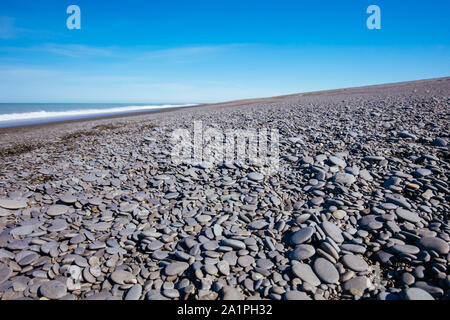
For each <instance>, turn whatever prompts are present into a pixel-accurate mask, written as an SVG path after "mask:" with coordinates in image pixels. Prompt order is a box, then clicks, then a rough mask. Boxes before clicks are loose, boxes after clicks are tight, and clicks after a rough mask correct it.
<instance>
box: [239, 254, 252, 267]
mask: <svg viewBox="0 0 450 320" xmlns="http://www.w3.org/2000/svg"><path fill="white" fill-rule="evenodd" d="M237 263H238V264H239V265H240V266H241V267H244V268H245V267H248V266H250V265H252V264H253V263H255V259H254V258H253V257H252V256H248V255H247V256H240V257H239V258H238V261H237Z"/></svg>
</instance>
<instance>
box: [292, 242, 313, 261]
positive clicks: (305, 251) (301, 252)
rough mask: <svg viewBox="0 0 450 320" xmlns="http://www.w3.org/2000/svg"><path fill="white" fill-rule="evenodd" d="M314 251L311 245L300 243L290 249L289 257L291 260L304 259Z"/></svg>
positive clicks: (309, 256)
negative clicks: (292, 249)
mask: <svg viewBox="0 0 450 320" xmlns="http://www.w3.org/2000/svg"><path fill="white" fill-rule="evenodd" d="M315 253H316V250H315V249H314V247H313V246H311V245H309V244H300V245H298V246H297V247H295V249H294V251H291V254H290V257H291V259H293V260H305V259H308V258H311V257H312V256H313V255H314V254H315Z"/></svg>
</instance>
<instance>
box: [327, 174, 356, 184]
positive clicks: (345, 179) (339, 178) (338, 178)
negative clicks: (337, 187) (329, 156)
mask: <svg viewBox="0 0 450 320" xmlns="http://www.w3.org/2000/svg"><path fill="white" fill-rule="evenodd" d="M355 181H356V178H355V176H354V175H352V174H350V173H345V172H338V173H336V174H335V175H334V177H333V182H335V183H341V184H343V185H351V184H353V183H354V182H355Z"/></svg>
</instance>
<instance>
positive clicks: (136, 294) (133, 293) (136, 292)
mask: <svg viewBox="0 0 450 320" xmlns="http://www.w3.org/2000/svg"><path fill="white" fill-rule="evenodd" d="M141 295H142V286H141V285H140V284H139V283H138V284H135V285H134V286H132V287H131V288H130V289H129V290H128V291H127V294H126V296H125V300H139V298H140V297H141Z"/></svg>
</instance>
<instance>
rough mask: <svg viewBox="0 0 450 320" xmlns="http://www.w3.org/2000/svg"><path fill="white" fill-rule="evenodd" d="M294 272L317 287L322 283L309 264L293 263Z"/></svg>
mask: <svg viewBox="0 0 450 320" xmlns="http://www.w3.org/2000/svg"><path fill="white" fill-rule="evenodd" d="M292 273H294V275H295V276H296V277H298V278H300V279H302V280H303V281H306V282H308V283H309V284H311V285H313V286H314V287H317V286H319V285H320V283H321V282H320V280H319V278H318V277H317V276H316V274H315V273H314V271H313V270H312V269H311V267H310V266H309V265H308V264H305V263H295V264H293V265H292Z"/></svg>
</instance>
